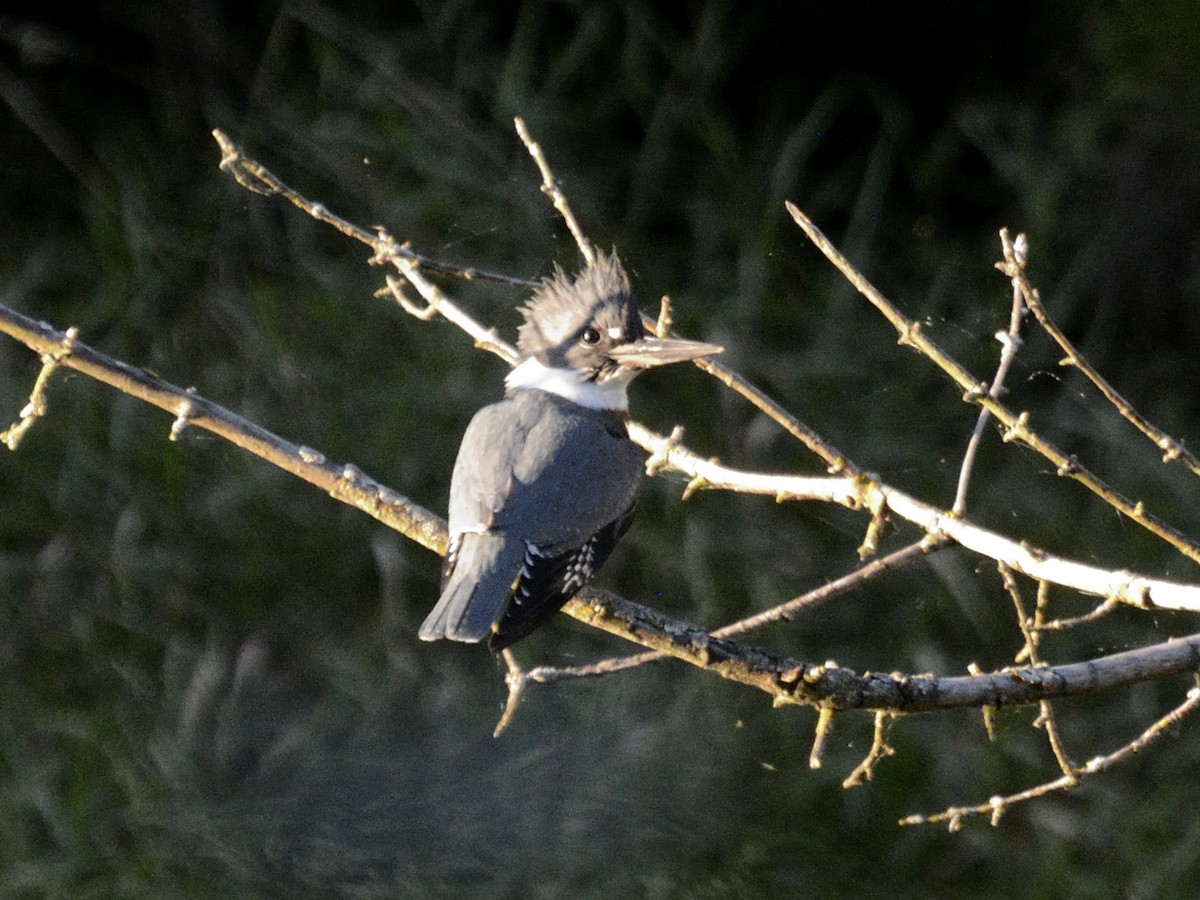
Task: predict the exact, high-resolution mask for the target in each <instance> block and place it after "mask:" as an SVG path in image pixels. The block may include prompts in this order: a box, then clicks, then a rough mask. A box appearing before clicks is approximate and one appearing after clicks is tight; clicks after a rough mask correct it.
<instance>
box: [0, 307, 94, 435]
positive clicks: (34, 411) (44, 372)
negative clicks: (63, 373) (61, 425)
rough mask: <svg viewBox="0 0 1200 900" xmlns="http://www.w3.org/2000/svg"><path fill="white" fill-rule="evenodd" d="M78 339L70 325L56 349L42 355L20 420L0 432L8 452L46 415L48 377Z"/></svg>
mask: <svg viewBox="0 0 1200 900" xmlns="http://www.w3.org/2000/svg"><path fill="white" fill-rule="evenodd" d="M78 337H79V329H78V328H76V327H75V326H74V325H72V326H71V327H70V328H68V329H67V330H66V331H65V332H64V333H63V339H62V342H61V343H60V344H59V346H58V347H57V348H55V349H53V350H50V351H47V352H45V353H43V354H42V368H41V369H40V370H39V371H38V376H37V378H36V379H35V380H34V382H33V389H32V390H31V391H30V392H29V402H28V403H26V404H25V407H24V408H23V409H22V410H21V415H20V418H18V419H17V421H16V422H14V423H13V424H12V425H10V426H9V427H8V428H6V429H5V430H4V431H2V432H0V444H4V446H6V447H7V448H8V449H9V450H16V449H17V448H18V447H19V446H21V441H22V440H24V438H25V435H26V433H28V431H29V429H30V428H32V427H33V423H34V422H36V421H37V420H38V419H40V418H41V417H42V416H44V415H45V414H46V388H47V387H48V386H49V384H50V376H52V375H53V374H54V371H55V370H56V369H57V368H58V366H59V363H61V362H62V361H63V360H64V359H65V358H66V357H68V356H70V355H71V352H72V351H73V350H74V348H75V339H76V338H78Z"/></svg>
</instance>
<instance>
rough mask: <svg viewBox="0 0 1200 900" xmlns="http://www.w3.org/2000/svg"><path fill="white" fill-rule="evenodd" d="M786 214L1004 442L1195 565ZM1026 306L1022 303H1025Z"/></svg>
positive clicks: (1160, 529)
mask: <svg viewBox="0 0 1200 900" xmlns="http://www.w3.org/2000/svg"><path fill="white" fill-rule="evenodd" d="M785 205H786V207H787V210H788V212H789V213H790V214H791V216H792V219H793V220H794V221H795V222H796V224H797V225H798V226H800V228H801V229H802V230H803V231H804V233H805V234H807V235H808V237H809V240H811V241H812V242H813V243H814V244H815V245H816V246H817V248H818V249H820V251H821V252H822V253H823V254H825V257H826V258H827V259H828V260H829V261H830V262H831V263H833V264H834V265H835V266H836V267H837V268H838V269H839V270H840V271H841V273H842V275H843V276H844V277H845V278H846V280H847V281H849V282H850V283H851V284H852V285H854V287H855V288H856V289H857V290H858V292H859V293H860V294H862V295H863V296H864V297H865V298H866V299H867V300H868V301H869V302H870V303H871V305H872V306H874V307H875V308H876V309H878V310H879V311H880V312H881V313H882V314H883V316H884V318H886V319H887V320H888V321H889V322H890V323H891V324H892V326H893V327H894V328H895V329H896V331H897V332H898V333H899V335H900V339H899V343H900V344H901V345H902V346H906V347H911V348H913V349H914V350H917V351H918V352H920V353H921V355H922V356H924V357H926V358H927V359H929V360H930V361H931V362H932V363H934V364H935V365H936V366H937V367H938V368H939V369H941V370H942V371H943V372H945V373H946V374H947V375H949V376H950V378H951V379H952V380H953V381H954V382H955V384H957V385H958V386H959V387H960V388H961V389H962V390H963V400H964V401H966V402H967V403H973V404H975V405H977V406H981V407H983V408H984V409H987V410H989V411H990V412H991V414H992V415H993V416H995V417H996V420H997V421H998V422H1000V424H1002V425H1003V426H1004V428H1005V434H1004V439H1005V440H1006V441H1020V442H1021V443H1022V444H1025V445H1026V446H1027V447H1029V448H1030V449H1032V450H1034V451H1036V452H1037V453H1040V454H1041V455H1042V456H1043V457H1045V458H1046V459H1047V460H1049V461H1050V462H1051V463H1053V464H1054V466H1055V469H1056V471H1057V474H1058V475H1060V476H1062V477H1067V478H1071V479H1073V480H1075V481H1077V482H1079V483H1080V484H1082V485H1083V486H1084V487H1086V488H1087V489H1088V490H1089V491H1091V492H1092V493H1093V494H1095V495H1096V496H1097V497H1099V498H1100V499H1101V500H1103V501H1104V502H1105V503H1107V504H1108V505H1109V506H1111V507H1112V508H1113V509H1115V510H1117V511H1118V512H1120V513H1121V514H1122V515H1124V516H1126V517H1128V518H1129V519H1131V520H1133V521H1134V522H1137V523H1138V524H1139V525H1141V526H1142V527H1143V528H1145V529H1146V530H1147V531H1149V532H1150V533H1152V534H1154V535H1157V536H1158V537H1160V538H1162V539H1163V540H1164V541H1166V542H1167V543H1169V544H1170V545H1171V546H1172V547H1174V548H1175V549H1176V550H1178V551H1179V552H1180V553H1182V554H1183V555H1184V556H1186V557H1187V558H1188V559H1190V560H1192V561H1193V562H1200V544H1197V543H1196V542H1195V541H1193V540H1192V539H1191V538H1189V537H1187V536H1186V535H1184V534H1183V533H1181V532H1180V531H1178V530H1177V529H1175V528H1174V527H1172V526H1170V525H1168V524H1167V523H1166V522H1164V521H1162V520H1161V519H1159V518H1158V517H1157V516H1155V515H1152V514H1151V513H1149V512H1147V511H1146V507H1145V504H1144V503H1142V502H1141V501H1138V502H1137V503H1134V502H1133V501H1131V500H1129V499H1127V498H1126V497H1123V496H1122V495H1121V494H1119V493H1117V491H1116V490H1114V489H1113V488H1112V487H1110V486H1109V485H1108V484H1106V483H1105V482H1103V481H1101V480H1100V478H1098V477H1097V476H1096V475H1094V474H1092V473H1091V472H1090V471H1088V470H1087V469H1085V468H1084V467H1083V466H1082V465H1081V464H1080V462H1079V460H1077V459H1075V458H1074V457H1073V456H1068V455H1067V454H1065V453H1063V452H1062V451H1061V450H1060V449H1058V447H1056V446H1054V445H1053V444H1051V443H1050V442H1049V441H1047V440H1045V439H1044V438H1042V437H1041V436H1040V435H1039V434H1038V433H1037V432H1035V431H1034V430H1033V429H1032V428H1030V427H1029V414H1028V413H1026V412H1022V413H1020V414H1019V415H1018V414H1016V413H1013V412H1012V411H1011V410H1009V409H1008V407H1006V406H1004V405H1003V404H1002V403H1000V401H999V400H996V399H995V398H993V397H991V396H989V395H988V392H987V390H986V385H984V384H983V383H981V382H980V381H979V380H978V379H976V378H975V377H974V376H972V375H971V373H970V372H968V371H967V370H966V369H964V368H963V367H962V366H961V365H960V364H959V363H958V362H957V361H956V360H955V359H954V358H953V357H951V356H950V355H949V354H947V353H946V352H945V351H944V350H942V349H941V347H939V346H938V345H937V344H936V343H934V342H933V341H932V340H930V339H929V338H928V337H927V336H926V335H925V333H924V331H923V330H922V328H921V326H920V323H918V322H914V321H912V320H911V319H909V318H908V317H907V316H905V315H904V314H903V313H901V312H900V310H899V309H897V308H896V307H895V306H894V305H893V304H892V303H891V302H890V301H889V300H888V299H887V298H886V297H884V296H883V294H881V293H880V292H879V291H878V290H876V289H875V287H874V286H873V285H872V284H871V283H870V282H869V281H867V279H866V278H865V277H864V276H863V275H862V274H861V273H860V272H859V271H858V270H857V269H855V268H854V266H852V265H851V264H850V262H849V260H847V259H846V258H845V257H844V256H843V255H842V254H841V253H840V252H839V251H838V249H837V248H836V247H834V245H833V243H832V242H831V241H830V240H829V239H828V238H827V237H825V235H824V234H822V233H821V230H820V229H819V228H817V226H816V225H814V224H813V222H812V220H810V219H809V218H808V216H806V215H805V214H804V213H802V212H801V211H800V210H799V208H797V207H796V205H795V204H793V203H791V202H790V201H789V202H787V203H786V204H785ZM1026 302H1028V299H1027V300H1026Z"/></svg>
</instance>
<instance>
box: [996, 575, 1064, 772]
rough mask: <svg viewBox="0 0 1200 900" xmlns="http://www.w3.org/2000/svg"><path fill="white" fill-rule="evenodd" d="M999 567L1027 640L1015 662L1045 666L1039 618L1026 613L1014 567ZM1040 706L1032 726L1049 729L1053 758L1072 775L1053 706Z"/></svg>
mask: <svg viewBox="0 0 1200 900" xmlns="http://www.w3.org/2000/svg"><path fill="white" fill-rule="evenodd" d="M998 568H999V569H1000V577H1001V579H1002V580H1003V582H1004V589H1005V590H1006V591H1007V592H1008V595H1009V597H1011V598H1012V602H1013V606H1014V607H1015V608H1016V611H1017V624H1018V625H1019V626H1020V628H1021V634H1022V636H1023V637H1024V640H1025V645H1024V646H1023V647H1022V648H1021V651H1020V652H1019V653H1018V654H1017V656H1016V662H1017V663H1021V662H1024V661H1026V660H1027V661H1028V662H1029V663H1030V664H1031V665H1034V666H1042V665H1044V663H1043V662H1042V659H1041V656H1040V655H1039V654H1038V641H1039V640H1040V638H1041V632H1040V631H1038V629H1037V624H1038V623H1037V620H1036V618H1031V617H1030V616H1029V615H1028V614H1027V613H1026V612H1025V601H1024V600H1023V599H1022V598H1021V588H1020V586H1019V585H1018V584H1017V579H1016V577H1015V576H1014V575H1013V571H1012V569H1010V568H1009V567H1008V566H1006V565H1005V564H1004V563H1000V564H999V566H998ZM1043 584H1045V582H1043ZM1039 590H1040V588H1039ZM1039 606H1040V604H1039ZM1040 706H1041V708H1040V710H1039V713H1038V717H1037V719H1036V720H1034V723H1033V725H1034V727H1035V728H1041V729H1043V730H1044V731H1045V732H1046V740H1047V741H1048V742H1049V744H1050V750H1051V752H1052V753H1053V754H1054V759H1055V761H1056V762H1057V763H1058V767H1059V769H1060V770H1061V771H1062V773H1063V775H1065V776H1066V777H1068V778H1072V777H1074V775H1075V766H1074V765H1073V764H1072V763H1071V760H1070V759H1069V758H1068V757H1067V753H1066V748H1065V747H1064V745H1063V742H1062V737H1061V735H1060V734H1059V731H1058V722H1057V720H1056V719H1055V718H1054V707H1053V706H1052V705H1051V703H1050V701H1049V700H1043V701H1042V702H1041V704H1040Z"/></svg>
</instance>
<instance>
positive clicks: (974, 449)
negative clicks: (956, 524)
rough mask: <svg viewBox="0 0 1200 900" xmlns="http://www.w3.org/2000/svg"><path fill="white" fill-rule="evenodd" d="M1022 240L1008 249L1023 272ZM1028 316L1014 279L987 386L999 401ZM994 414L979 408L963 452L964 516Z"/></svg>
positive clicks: (957, 504)
mask: <svg viewBox="0 0 1200 900" xmlns="http://www.w3.org/2000/svg"><path fill="white" fill-rule="evenodd" d="M1000 234H1001V238H1002V239H1007V234H1006V233H1005V232H1003V231H1002V232H1001V233H1000ZM1018 240H1019V241H1020V248H1021V253H1020V254H1019V255H1018V254H1016V253H1015V252H1013V251H1012V248H1011V247H1009V248H1007V249H1006V251H1005V252H1006V256H1007V255H1008V253H1009V252H1012V259H1013V260H1014V265H1017V262H1016V261H1017V260H1018V259H1019V260H1020V263H1019V265H1020V267H1021V269H1022V271H1023V270H1024V265H1025V258H1026V257H1025V252H1024V250H1025V236H1024V235H1021V236H1020V238H1018ZM1024 318H1025V303H1024V300H1023V298H1022V294H1021V288H1020V286H1019V285H1018V284H1017V280H1016V278H1015V277H1014V278H1013V291H1012V312H1011V313H1010V314H1009V317H1008V330H1007V331H998V332H996V340H997V341H999V342H1000V360H999V362H998V363H997V364H996V374H995V375H993V376H992V384H991V387H989V388H988V396H989V397H991V398H992V399H993V400H999V399H1000V397H1001V396H1003V394H1004V381H1005V379H1006V378H1007V377H1008V370H1009V369H1010V368H1011V367H1012V363H1013V360H1014V359H1016V358H1017V351H1018V350H1019V349H1020V348H1021V322H1022V320H1023V319H1024ZM991 418H992V413H991V411H990V410H989V409H987V408H986V407H985V408H983V409H981V410H979V418H978V419H977V420H976V422H975V430H974V431H972V432H971V439H970V440H969V441H968V442H967V450H966V452H965V453H964V454H963V461H962V467H961V468H960V470H959V473H958V489H957V491H956V492H955V494H954V505H953V506H952V507H951V511H952V512H954V513H957V514H959V515H961V514H962V513H964V512H966V509H967V491H968V490H969V488H970V485H971V472H972V471H973V470H974V468H975V458H976V456H977V455H978V453H979V445H980V443H981V442H982V441H983V432H984V429H985V428H987V423H988V422H989V421H990V420H991Z"/></svg>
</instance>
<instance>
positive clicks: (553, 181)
mask: <svg viewBox="0 0 1200 900" xmlns="http://www.w3.org/2000/svg"><path fill="white" fill-rule="evenodd" d="M513 124H514V125H516V127H517V134H518V135H519V136H520V138H521V143H523V144H524V145H525V149H526V150H528V151H529V155H530V156H532V157H533V161H534V162H535V163H537V167H538V171H539V172H541V173H542V193H543V194H545V195H546V196H547V197H549V198H550V202H551V203H553V204H554V208H555V209H556V210H558V214H559V215H560V216H562V219H563V221H564V222H565V223H566V225H567V228H568V229H569V230H570V232H571V237H573V238H575V244H576V246H578V247H579V253H580V255H581V256H583V259H584V261H585V262H586V263H587V264H588V267H589V268H590V267H591V266H593V265H595V263H596V251H595V250H593V249H592V242H591V241H589V240H588V239H587V237H586V235H584V233H583V229H582V228H580V227H579V223H578V222H577V221H576V220H575V213H573V212H571V204H570V203H568V202H567V195H566V194H564V193H563V191H562V188H561V187H560V186H559V183H558V179H557V178H555V177H554V173H553V172H552V171H550V164H549V163H548V162H547V161H546V157H545V154H543V153H542V148H541V145H539V144H538V142H537V141H535V140H534V139H533V138H532V137H530V135H529V129H527V128H526V127H525V120H524V119H522V118H521V117H520V116H517V117H516V118H515V119H513Z"/></svg>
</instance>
